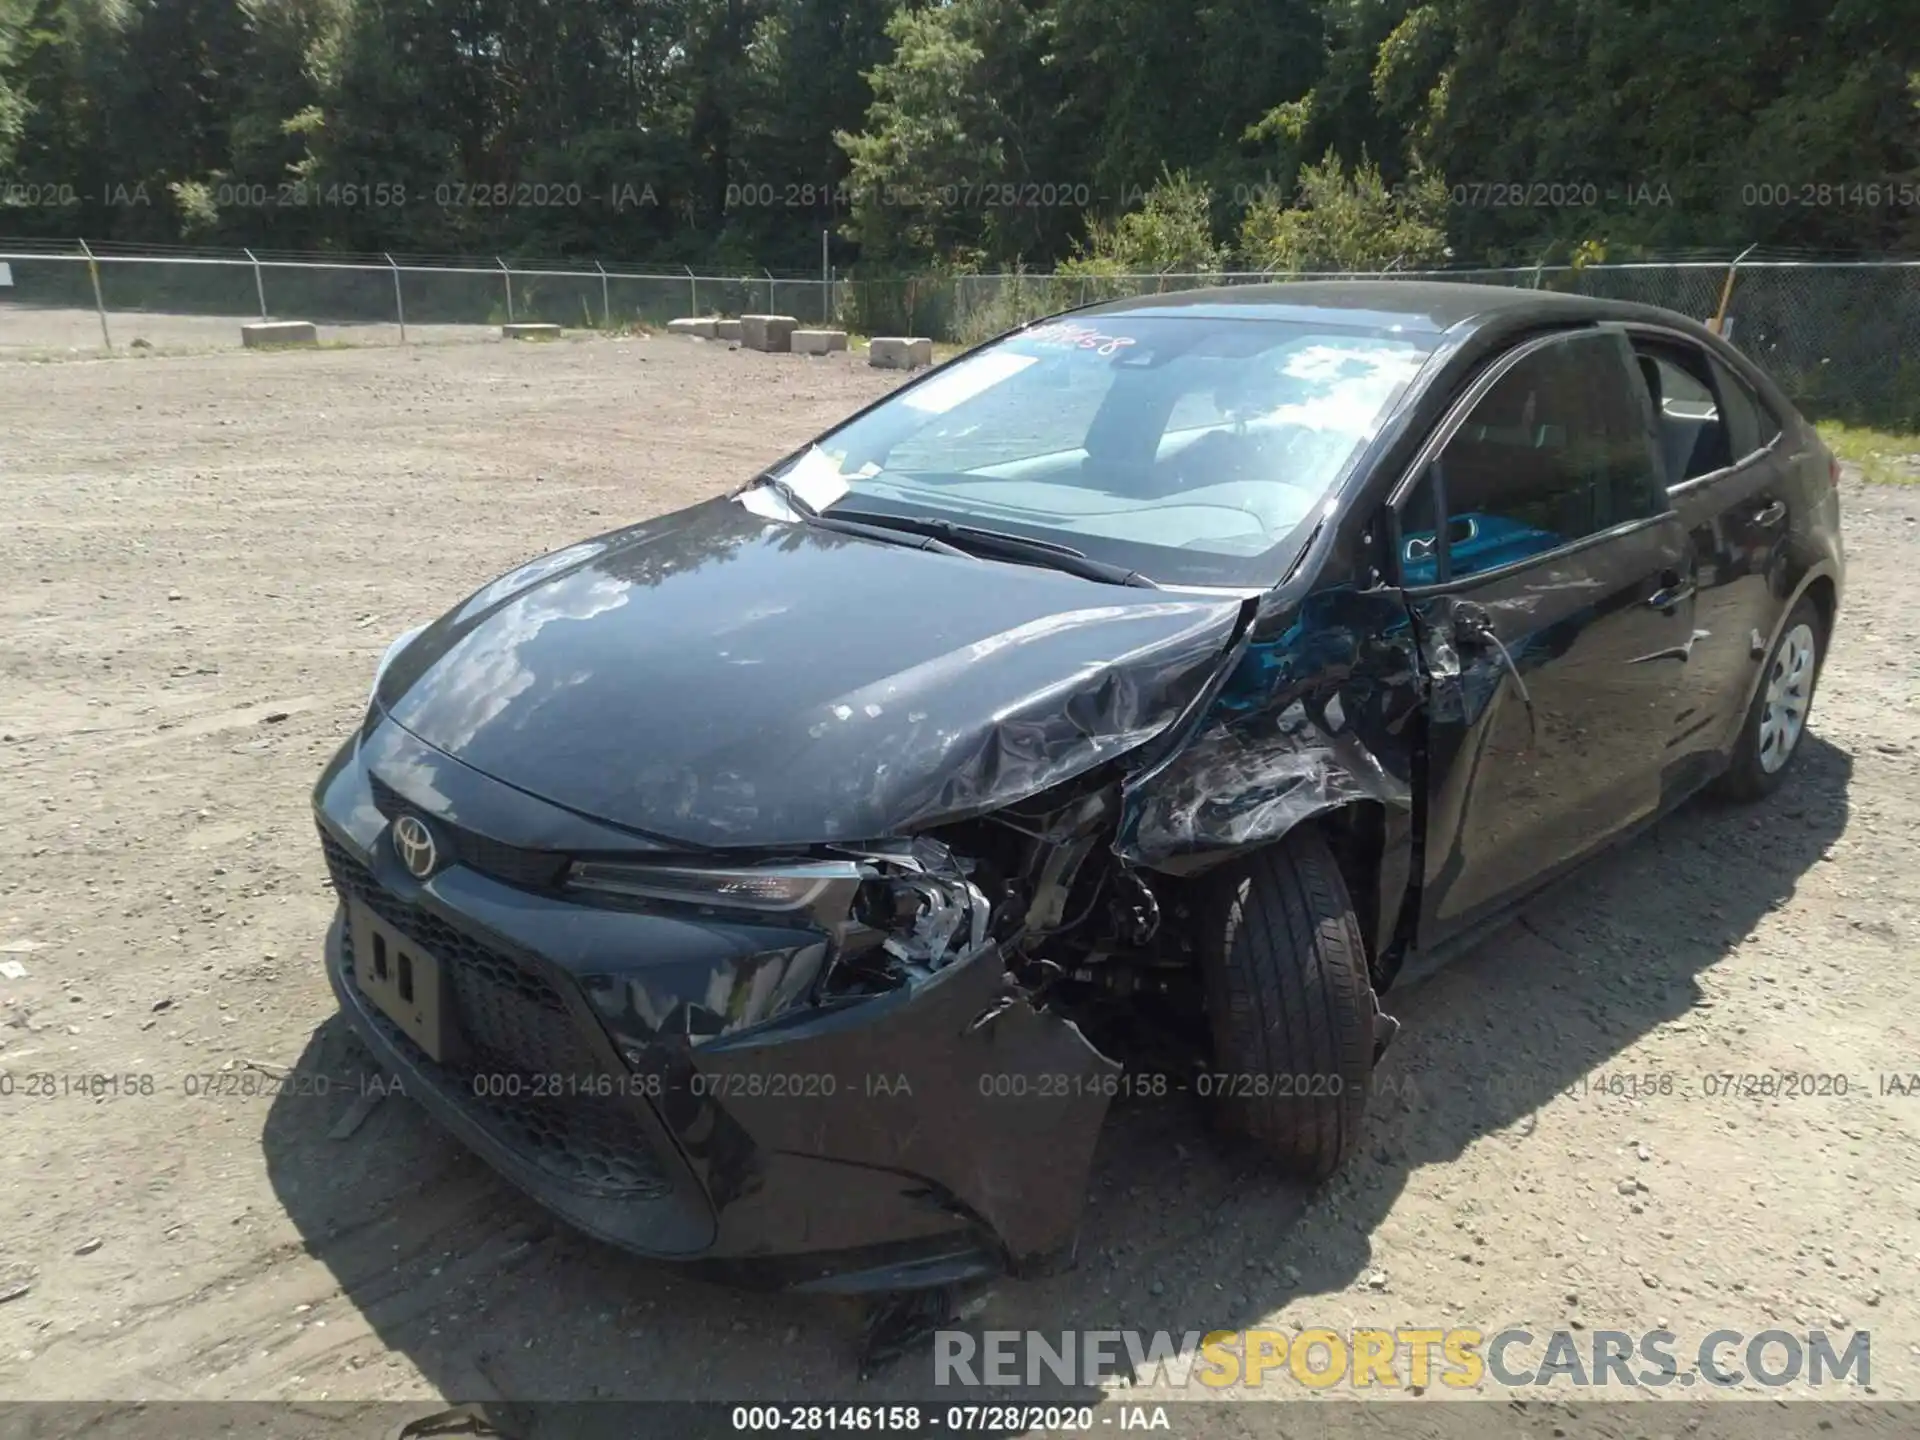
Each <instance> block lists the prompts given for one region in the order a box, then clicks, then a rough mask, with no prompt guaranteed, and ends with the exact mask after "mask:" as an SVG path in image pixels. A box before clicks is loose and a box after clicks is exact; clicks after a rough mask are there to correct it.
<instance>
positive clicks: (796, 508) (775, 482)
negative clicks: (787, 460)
mask: <svg viewBox="0 0 1920 1440" xmlns="http://www.w3.org/2000/svg"><path fill="white" fill-rule="evenodd" d="M753 483H754V484H756V485H764V486H766V487H767V488H768V489H769V490H771V491H773V493H774V494H776V495H778V496H779V497H780V498H781V500H782V501H784V502H785V503H786V507H787V508H788V509H789V510H791V511H793V513H794V514H796V515H798V516H799V517H800V519H801V520H802V521H803V522H804V523H806V524H808V525H812V526H814V527H816V528H818V529H821V530H831V531H833V532H834V533H835V534H838V535H858V536H860V537H861V538H862V539H866V540H877V541H879V542H880V543H881V544H882V545H904V546H906V547H907V548H908V549H909V550H930V551H932V552H933V553H934V554H936V555H958V556H960V557H961V558H962V559H963V560H971V559H973V558H974V557H973V556H971V555H969V554H968V553H967V552H966V551H965V550H962V549H961V548H960V547H959V546H958V545H953V544H949V543H948V542H947V541H945V540H942V539H940V538H939V537H938V536H937V535H921V534H918V533H917V532H916V533H915V534H914V535H912V536H905V535H902V534H901V533H900V532H899V531H898V530H896V529H891V528H889V527H886V526H882V525H871V524H861V523H859V522H858V521H856V520H851V519H842V518H841V517H840V516H838V515H823V514H821V513H820V512H819V511H818V510H816V509H814V507H813V506H812V505H811V504H809V503H808V502H807V501H806V500H804V499H802V498H801V496H800V492H799V491H798V490H795V489H794V488H793V486H791V485H789V484H788V483H787V482H786V481H784V480H782V479H781V478H780V477H779V476H777V475H759V476H756V477H755V478H754V482H753Z"/></svg>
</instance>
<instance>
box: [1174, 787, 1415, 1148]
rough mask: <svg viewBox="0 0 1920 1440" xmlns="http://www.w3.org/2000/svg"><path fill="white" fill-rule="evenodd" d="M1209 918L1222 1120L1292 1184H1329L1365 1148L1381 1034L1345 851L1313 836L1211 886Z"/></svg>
mask: <svg viewBox="0 0 1920 1440" xmlns="http://www.w3.org/2000/svg"><path fill="white" fill-rule="evenodd" d="M1197 914H1198V918H1199V921H1200V931H1199V934H1198V936H1197V939H1198V942H1199V950H1200V960H1201V967H1202V970H1203V974H1204V979H1205V983H1206V995H1207V1013H1208V1019H1209V1021H1210V1023H1211V1026H1212V1030H1213V1044H1214V1074H1213V1075H1212V1076H1211V1077H1209V1088H1210V1089H1211V1090H1212V1091H1214V1093H1215V1094H1216V1096H1217V1097H1218V1104H1219V1106H1220V1112H1221V1118H1222V1120H1223V1122H1224V1123H1225V1125H1226V1126H1227V1128H1229V1129H1231V1130H1233V1131H1236V1132H1238V1133H1239V1134H1242V1135H1244V1136H1246V1137H1247V1138H1249V1139H1251V1140H1252V1141H1254V1143H1255V1144H1257V1145H1258V1146H1260V1148H1261V1149H1263V1150H1265V1151H1266V1152H1267V1153H1268V1154H1269V1155H1270V1156H1271V1157H1272V1158H1273V1159H1274V1160H1276V1161H1277V1162H1278V1163H1279V1164H1280V1165H1281V1166H1282V1167H1283V1168H1284V1169H1285V1170H1286V1171H1287V1172H1288V1173H1290V1174H1293V1175H1296V1176H1298V1177H1299V1178H1301V1179H1304V1180H1313V1181H1318V1180H1324V1179H1326V1178H1327V1177H1328V1176H1330V1175H1332V1174H1333V1173H1334V1171H1336V1170H1338V1169H1339V1168H1340V1167H1341V1165H1342V1164H1344V1163H1345V1161H1346V1159H1347V1157H1348V1156H1349V1155H1351V1154H1352V1153H1353V1150H1354V1147H1355V1146H1356V1145H1358V1144H1359V1142H1360V1131H1361V1125H1362V1123H1363V1121H1364V1119H1365V1116H1366V1109H1367V1090H1368V1086H1369V1083H1370V1081H1371V1079H1372V1075H1373V1062H1374V1052H1375V1046H1376V1035H1377V1034H1379V1033H1381V1032H1380V1028H1379V1027H1378V1026H1377V1025H1376V1017H1377V1016H1378V1014H1379V1006H1378V1003H1377V1002H1376V1000H1375V998H1374V993H1373V986H1372V984H1371V982H1370V980H1369V978H1368V975H1367V958H1366V947H1365V942H1364V941H1363V939H1362V937H1361V933H1360V925H1359V922H1358V920H1357V919H1356V918H1355V916H1354V910H1353V902H1352V900H1351V899H1350V898H1349V897H1348V894H1347V887H1346V884H1345V882H1344V881H1343V880H1342V879H1341V878H1340V871H1339V867H1338V866H1337V865H1335V863H1334V859H1333V855H1332V852H1331V851H1329V850H1328V848H1327V843H1326V841H1325V839H1324V838H1323V837H1322V836H1321V834H1320V832H1319V831H1318V830H1317V829H1316V828H1315V827H1313V826H1311V825H1305V826H1301V827H1300V828H1298V829H1296V830H1294V831H1292V832H1291V833H1290V834H1288V835H1287V836H1286V837H1285V838H1284V839H1283V840H1281V841H1280V842H1279V843H1278V844H1276V845H1273V846H1270V847H1268V848H1267V849H1264V850H1261V851H1258V852H1256V853H1255V854H1253V855H1251V856H1248V857H1247V858H1246V859H1244V860H1241V861H1236V862H1233V863H1231V864H1229V865H1227V866H1225V867H1223V868H1222V869H1220V870H1217V871H1215V872H1214V873H1213V874H1212V875H1210V876H1208V877H1207V881H1206V885H1205V890H1204V892H1203V896H1202V902H1201V904H1200V905H1199V907H1197ZM1388 1024H1389V1025H1390V1024H1391V1022H1388Z"/></svg>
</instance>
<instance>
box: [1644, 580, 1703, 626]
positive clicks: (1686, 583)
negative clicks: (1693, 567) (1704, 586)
mask: <svg viewBox="0 0 1920 1440" xmlns="http://www.w3.org/2000/svg"><path fill="white" fill-rule="evenodd" d="M1698 589H1699V586H1698V585H1696V584H1695V583H1694V579H1693V576H1691V575H1687V576H1684V577H1683V576H1681V575H1680V574H1679V573H1678V572H1676V571H1673V570H1668V571H1666V572H1664V573H1663V574H1662V575H1661V576H1660V588H1659V589H1658V590H1656V591H1654V592H1653V594H1651V595H1649V596H1648V597H1647V606H1648V608H1649V609H1653V610H1664V611H1665V612H1666V613H1667V614H1669V615H1671V614H1673V612H1674V611H1676V610H1678V609H1679V608H1680V606H1681V605H1682V604H1683V603H1684V602H1686V601H1688V600H1691V599H1692V598H1693V597H1694V594H1695V592H1696V591H1697V590H1698Z"/></svg>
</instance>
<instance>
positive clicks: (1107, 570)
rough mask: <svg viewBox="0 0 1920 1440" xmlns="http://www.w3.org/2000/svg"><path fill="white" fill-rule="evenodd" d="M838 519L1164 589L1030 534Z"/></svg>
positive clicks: (890, 519) (865, 517) (864, 517)
mask: <svg viewBox="0 0 1920 1440" xmlns="http://www.w3.org/2000/svg"><path fill="white" fill-rule="evenodd" d="M834 518H836V519H842V518H844V519H845V520H847V521H850V522H857V523H859V524H860V525H861V526H862V527H863V528H865V527H869V526H873V527H881V526H884V527H885V528H887V529H890V530H905V531H908V532H910V533H911V534H915V535H926V536H930V537H932V538H933V539H935V540H939V541H944V542H946V543H947V544H948V545H950V546H953V547H956V548H958V549H960V550H961V551H963V552H964V553H966V554H970V555H981V556H986V557H989V558H992V559H1002V560H1015V561H1023V562H1027V563H1030V564H1035V565H1044V566H1046V567H1047V568H1048V569H1050V570H1060V571H1064V572H1065V573H1066V574H1068V575H1078V576H1079V577H1080V578H1081V579H1083V580H1098V581H1099V582H1101V583H1102V584H1104V585H1131V586H1133V587H1134V588H1136V589H1140V590H1158V589H1159V588H1160V587H1159V586H1158V585H1156V584H1154V583H1153V581H1151V580H1149V579H1148V578H1147V577H1146V576H1145V575H1142V574H1141V573H1140V572H1139V571H1138V570H1129V569H1127V567H1126V566H1124V565H1113V564H1109V563H1108V562H1107V561H1105V560H1095V559H1093V558H1091V557H1090V556H1088V555H1087V553H1086V552H1085V551H1083V550H1076V549H1074V548H1073V547H1072V546H1071V545H1059V544H1055V543H1054V542H1053V541H1051V540H1035V539H1032V538H1030V537H1029V536H1026V535H1013V534H1009V533H1008V532H1007V531H1005V530H988V529H985V528H983V527H981V526H978V525H962V524H960V523H959V522H957V521H954V520H928V519H921V518H919V517H917V516H910V515H884V514H881V513H879V512H878V511H870V510H844V511H841V512H840V514H839V515H838V516H835V517H834Z"/></svg>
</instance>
